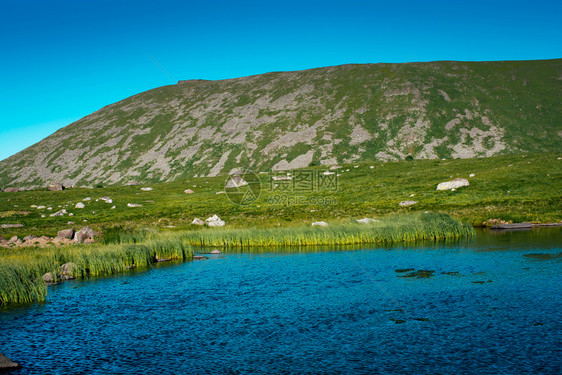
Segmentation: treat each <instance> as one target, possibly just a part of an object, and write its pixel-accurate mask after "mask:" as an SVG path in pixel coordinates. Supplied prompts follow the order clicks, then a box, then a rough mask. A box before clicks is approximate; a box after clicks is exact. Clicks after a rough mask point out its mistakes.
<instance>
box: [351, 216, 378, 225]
mask: <svg viewBox="0 0 562 375" xmlns="http://www.w3.org/2000/svg"><path fill="white" fill-rule="evenodd" d="M355 221H357V222H358V223H361V224H371V223H376V222H377V221H380V220H377V219H371V218H370V217H366V218H363V219H359V220H355Z"/></svg>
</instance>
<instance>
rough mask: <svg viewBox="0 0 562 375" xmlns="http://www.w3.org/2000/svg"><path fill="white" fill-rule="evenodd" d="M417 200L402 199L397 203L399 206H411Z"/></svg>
mask: <svg viewBox="0 0 562 375" xmlns="http://www.w3.org/2000/svg"><path fill="white" fill-rule="evenodd" d="M417 203H418V202H417V201H402V202H400V203H398V205H399V206H400V207H408V206H413V205H414V204H417Z"/></svg>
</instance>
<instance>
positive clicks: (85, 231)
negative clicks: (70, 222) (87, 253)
mask: <svg viewBox="0 0 562 375" xmlns="http://www.w3.org/2000/svg"><path fill="white" fill-rule="evenodd" d="M97 235H98V233H97V232H95V231H94V230H93V229H92V228H90V227H84V228H82V229H80V230H79V231H78V232H76V234H75V235H74V240H75V241H76V242H77V243H84V242H94V240H95V236H97Z"/></svg>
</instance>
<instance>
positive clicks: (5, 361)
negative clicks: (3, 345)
mask: <svg viewBox="0 0 562 375" xmlns="http://www.w3.org/2000/svg"><path fill="white" fill-rule="evenodd" d="M19 367H21V366H20V365H19V363H17V362H14V361H12V360H11V359H10V358H8V357H6V356H5V355H4V354H2V353H0V370H6V369H16V368H19Z"/></svg>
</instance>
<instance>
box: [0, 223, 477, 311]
mask: <svg viewBox="0 0 562 375" xmlns="http://www.w3.org/2000/svg"><path fill="white" fill-rule="evenodd" d="M118 230H119V229H114V230H113V231H110V232H109V235H108V236H107V237H105V238H104V240H103V241H102V242H103V243H98V244H93V245H83V246H64V247H45V248H24V249H0V306H1V305H3V304H8V303H27V302H34V301H44V300H45V298H46V296H47V293H46V284H45V283H44V281H43V279H42V275H44V274H45V273H51V275H52V276H53V277H54V278H55V281H56V278H57V274H58V273H59V268H60V266H61V265H63V264H65V263H69V262H71V263H74V264H75V267H74V268H73V271H72V276H74V277H78V278H82V279H84V278H88V277H95V276H102V275H113V274H119V273H123V272H125V271H127V270H128V269H131V268H147V267H150V265H151V264H153V263H155V262H156V261H158V260H159V259H177V260H190V259H192V257H193V249H194V247H200V248H203V247H209V246H213V247H222V248H238V249H245V248H252V249H255V248H258V247H259V248H264V249H265V248H269V247H286V246H323V245H334V246H340V245H352V244H367V243H387V242H399V241H414V240H436V239H456V238H461V237H468V236H471V235H472V233H473V228H472V227H471V226H470V225H466V224H461V223H460V222H458V221H456V220H454V219H452V218H451V217H449V216H448V215H446V214H435V213H415V214H411V215H395V216H392V217H389V218H387V219H384V220H382V221H379V222H375V223H371V224H359V223H352V222H348V223H339V224H338V223H335V224H332V225H329V226H328V227H312V226H304V227H303V226H301V227H295V228H269V229H264V228H253V229H224V228H215V229H205V230H200V231H187V232H178V233H153V232H150V231H143V230H137V231H132V232H129V233H119V232H117V231H118Z"/></svg>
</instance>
